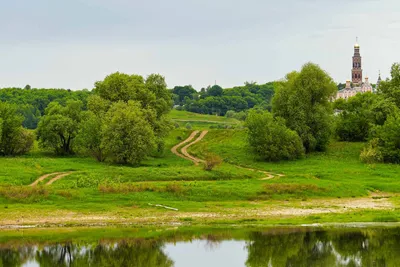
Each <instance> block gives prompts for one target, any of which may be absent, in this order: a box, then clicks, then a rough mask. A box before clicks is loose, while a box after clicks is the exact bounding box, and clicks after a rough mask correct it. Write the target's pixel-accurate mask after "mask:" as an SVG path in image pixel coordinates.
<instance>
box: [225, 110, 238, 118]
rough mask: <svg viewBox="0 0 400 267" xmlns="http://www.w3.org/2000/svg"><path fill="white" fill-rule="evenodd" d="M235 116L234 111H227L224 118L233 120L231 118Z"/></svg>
mask: <svg viewBox="0 0 400 267" xmlns="http://www.w3.org/2000/svg"><path fill="white" fill-rule="evenodd" d="M235 114H236V112H235V111H233V110H228V111H227V112H226V113H225V117H227V118H233V117H234V116H235Z"/></svg>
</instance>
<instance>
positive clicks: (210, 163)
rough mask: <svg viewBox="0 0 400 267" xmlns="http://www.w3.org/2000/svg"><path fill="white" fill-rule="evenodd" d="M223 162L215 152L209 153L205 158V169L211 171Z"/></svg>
mask: <svg viewBox="0 0 400 267" xmlns="http://www.w3.org/2000/svg"><path fill="white" fill-rule="evenodd" d="M221 163H222V159H221V157H219V156H217V155H214V154H208V155H207V156H206V158H205V161H204V167H203V169H204V170H206V171H211V170H212V169H214V167H216V166H218V165H220V164H221Z"/></svg>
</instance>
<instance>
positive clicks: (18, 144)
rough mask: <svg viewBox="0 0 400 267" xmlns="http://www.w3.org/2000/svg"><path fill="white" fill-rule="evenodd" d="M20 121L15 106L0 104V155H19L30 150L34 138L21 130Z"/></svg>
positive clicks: (30, 133) (26, 131) (31, 134)
mask: <svg viewBox="0 0 400 267" xmlns="http://www.w3.org/2000/svg"><path fill="white" fill-rule="evenodd" d="M22 121H23V118H22V117H21V116H20V115H18V113H17V108H16V106H15V105H10V104H7V103H3V102H0V155H5V156H9V155H10V156H13V155H20V154H24V153H26V152H28V151H29V150H30V149H31V147H32V145H33V142H34V140H35V137H34V134H33V133H32V132H29V131H28V130H26V129H24V128H22V126H21V125H22Z"/></svg>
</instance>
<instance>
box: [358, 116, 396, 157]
mask: <svg viewBox="0 0 400 267" xmlns="http://www.w3.org/2000/svg"><path fill="white" fill-rule="evenodd" d="M399 133H400V113H395V114H393V115H390V116H389V117H388V118H387V120H386V121H385V123H384V124H383V125H382V126H379V125H377V126H375V127H374V129H373V131H372V133H371V134H372V139H371V140H370V141H369V142H368V144H367V146H366V147H365V148H364V149H363V151H362V152H361V155H360V158H361V160H362V161H363V162H367V163H373V162H387V163H400V135H399Z"/></svg>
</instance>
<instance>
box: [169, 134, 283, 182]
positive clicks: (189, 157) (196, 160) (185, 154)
mask: <svg viewBox="0 0 400 267" xmlns="http://www.w3.org/2000/svg"><path fill="white" fill-rule="evenodd" d="M198 133H199V131H197V130H196V131H193V132H192V133H191V134H190V136H189V137H188V138H187V139H186V140H185V141H183V142H181V143H179V144H177V145H176V146H174V147H173V148H172V149H171V152H172V153H174V154H175V155H177V156H179V157H181V158H184V159H187V160H190V161H192V162H193V163H194V164H195V165H199V163H200V162H204V160H202V159H199V158H196V157H195V156H193V155H191V154H189V152H188V151H187V149H188V148H189V147H191V146H192V145H194V144H196V143H198V142H200V141H201V140H202V139H203V138H204V136H206V134H207V133H208V131H207V130H204V131H202V132H201V134H200V135H199V137H197V139H196V140H195V141H193V142H191V143H189V142H190V141H191V140H193V139H194V137H195V136H196V135H197V134H198ZM186 143H189V144H187V145H186V146H184V147H183V148H182V149H181V153H180V152H179V151H178V148H179V147H181V146H182V145H184V144H186ZM232 165H234V166H236V167H238V168H242V169H246V170H249V171H255V172H260V173H263V174H265V177H263V178H261V179H260V180H270V179H273V178H275V177H283V176H285V175H283V174H273V173H271V172H267V171H263V170H259V169H253V168H249V167H244V166H240V165H235V164H232Z"/></svg>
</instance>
